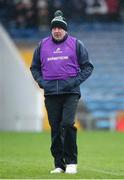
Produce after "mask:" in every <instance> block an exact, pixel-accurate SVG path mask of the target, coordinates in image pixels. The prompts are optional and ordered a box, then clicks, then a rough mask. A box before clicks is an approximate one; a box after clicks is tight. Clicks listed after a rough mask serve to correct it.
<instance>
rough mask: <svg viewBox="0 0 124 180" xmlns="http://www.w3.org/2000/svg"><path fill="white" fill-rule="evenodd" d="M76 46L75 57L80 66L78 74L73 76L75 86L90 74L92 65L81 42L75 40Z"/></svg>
mask: <svg viewBox="0 0 124 180" xmlns="http://www.w3.org/2000/svg"><path fill="white" fill-rule="evenodd" d="M76 46H77V47H76V48H77V49H76V50H77V58H78V63H79V66H80V71H79V73H78V75H77V76H76V77H75V81H76V86H79V85H80V84H81V83H82V82H84V81H85V80H86V79H87V78H88V77H89V76H90V75H91V74H92V71H93V68H94V67H93V65H92V63H91V62H90V61H89V56H88V52H87V50H86V48H85V47H84V45H83V43H82V42H81V41H79V40H77V44H76Z"/></svg>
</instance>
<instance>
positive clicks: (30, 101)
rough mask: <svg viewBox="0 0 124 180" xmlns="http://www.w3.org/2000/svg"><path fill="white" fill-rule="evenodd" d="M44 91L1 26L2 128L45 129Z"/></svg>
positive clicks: (0, 111)
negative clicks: (39, 87)
mask: <svg viewBox="0 0 124 180" xmlns="http://www.w3.org/2000/svg"><path fill="white" fill-rule="evenodd" d="M42 109H43V95H42V93H41V91H40V90H39V89H38V87H37V86H36V84H35V83H34V80H33V78H32V76H31V73H30V71H29V69H27V68H26V66H25V64H24V62H23V61H22V59H21V57H20V54H19V53H18V51H17V49H16V47H15V45H14V44H13V42H12V40H11V39H10V37H9V36H8V34H7V33H6V32H5V30H4V29H3V28H2V27H1V26H0V130H17V131H41V130H42V121H43V110H42Z"/></svg>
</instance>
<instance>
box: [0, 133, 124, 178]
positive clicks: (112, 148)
mask: <svg viewBox="0 0 124 180" xmlns="http://www.w3.org/2000/svg"><path fill="white" fill-rule="evenodd" d="M77 140H78V161H79V162H78V173H77V174H75V175H70V174H65V173H62V174H50V173H49V172H50V170H51V169H53V167H54V166H53V159H52V157H51V154H50V133H49V132H43V133H15V132H0V178H3V179H4V178H6V179H7V178H10V179H19V178H20V179H22V178H23V179H24V178H25V179H27V178H29V179H124V133H117V132H103V131H102V132H100V131H97V132H83V131H79V132H78V137H77Z"/></svg>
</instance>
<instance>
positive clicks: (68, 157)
mask: <svg viewBox="0 0 124 180" xmlns="http://www.w3.org/2000/svg"><path fill="white" fill-rule="evenodd" d="M78 102H79V96H78V95H76V94H73V95H68V96H67V97H66V98H65V101H64V103H63V115H62V122H61V126H62V128H63V131H64V158H65V163H66V164H77V154H78V151H77V143H76V136H77V129H76V127H74V123H75V114H76V109H77V105H78Z"/></svg>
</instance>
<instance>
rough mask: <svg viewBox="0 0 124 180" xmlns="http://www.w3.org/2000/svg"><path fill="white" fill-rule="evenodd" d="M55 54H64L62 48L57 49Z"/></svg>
mask: <svg viewBox="0 0 124 180" xmlns="http://www.w3.org/2000/svg"><path fill="white" fill-rule="evenodd" d="M53 53H54V54H56V53H58V54H60V53H62V51H61V49H60V48H57V49H56V50H55V51H53Z"/></svg>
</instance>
